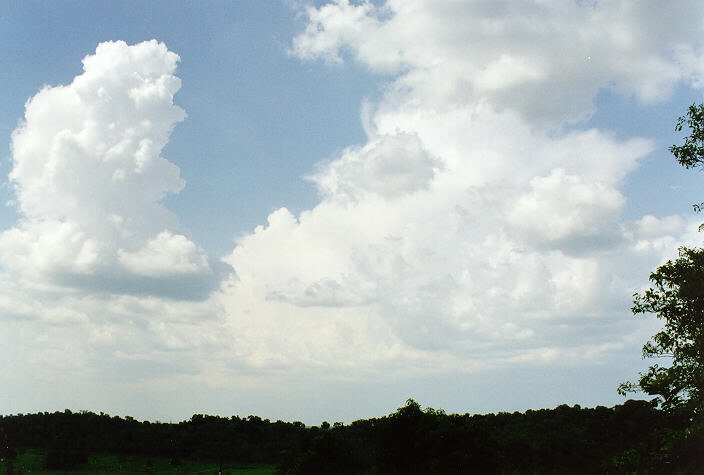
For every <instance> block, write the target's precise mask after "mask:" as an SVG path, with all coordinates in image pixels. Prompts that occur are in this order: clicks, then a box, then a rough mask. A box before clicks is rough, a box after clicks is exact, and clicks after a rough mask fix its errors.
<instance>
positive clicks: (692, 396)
mask: <svg viewBox="0 0 704 475" xmlns="http://www.w3.org/2000/svg"><path fill="white" fill-rule="evenodd" d="M650 281H651V283H652V284H653V286H652V287H651V288H650V289H648V290H646V291H645V292H644V293H642V294H634V305H633V309H632V310H633V313H634V314H644V313H654V314H655V315H657V316H658V318H661V319H664V320H665V325H664V328H663V329H662V330H661V331H660V332H658V333H656V334H655V335H654V336H653V337H652V339H651V340H650V341H648V342H647V343H646V344H645V345H644V346H643V356H644V357H667V358H670V359H671V361H672V364H671V366H668V367H664V366H660V365H657V364H654V365H652V366H651V367H650V368H649V369H648V371H647V372H646V373H645V374H641V376H640V379H639V381H638V383H637V384H633V383H624V384H622V385H621V387H620V388H619V392H620V393H622V394H625V393H626V392H628V391H632V390H637V389H640V390H642V391H644V392H645V393H646V394H650V395H652V396H656V402H657V403H659V404H660V405H661V406H662V407H663V408H664V409H665V410H678V409H681V410H687V411H689V412H692V413H695V414H700V415H701V414H704V404H703V403H704V398H703V397H704V249H690V248H685V247H683V248H680V251H679V258H678V259H676V260H674V261H668V262H667V263H665V264H663V265H662V266H660V267H658V269H657V270H656V271H655V272H653V273H652V274H651V275H650Z"/></svg>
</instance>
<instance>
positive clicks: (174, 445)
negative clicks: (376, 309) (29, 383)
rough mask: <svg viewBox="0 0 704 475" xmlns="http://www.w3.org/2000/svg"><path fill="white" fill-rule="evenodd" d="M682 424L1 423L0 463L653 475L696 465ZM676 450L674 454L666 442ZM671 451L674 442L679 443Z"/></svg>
mask: <svg viewBox="0 0 704 475" xmlns="http://www.w3.org/2000/svg"><path fill="white" fill-rule="evenodd" d="M688 424H689V420H688V418H687V417H684V416H682V415H677V414H671V413H668V412H666V411H662V410H659V409H656V408H654V407H653V405H652V404H651V403H649V402H647V401H637V400H629V401H627V402H626V403H625V404H622V405H617V406H614V407H612V408H606V407H603V406H599V407H596V408H592V409H587V408H581V407H579V406H573V407H569V406H566V405H561V406H558V407H556V408H555V409H541V410H528V411H526V412H524V413H519V412H514V413H498V414H486V415H470V414H463V415H459V414H446V413H445V412H444V411H442V410H435V409H433V408H426V409H421V407H420V405H419V404H418V403H417V402H415V401H414V400H412V399H409V400H408V401H407V402H406V404H405V405H404V406H402V407H400V408H399V409H398V410H397V411H395V412H393V413H391V414H389V415H387V416H384V417H379V418H371V419H363V420H358V421H355V422H353V423H351V424H347V425H345V424H342V423H335V424H333V425H330V424H329V423H327V422H323V423H321V424H320V425H319V426H314V427H306V426H305V425H304V424H303V423H301V422H283V421H276V422H271V421H269V420H268V419H261V418H259V417H257V416H249V417H246V418H242V417H239V416H232V417H220V416H209V415H201V414H197V415H194V416H193V417H191V419H189V420H187V421H183V422H179V423H159V422H156V423H154V422H149V421H137V420H135V419H133V418H131V417H126V418H121V417H117V416H109V415H107V414H103V413H101V414H95V413H92V412H87V411H81V412H71V411H69V410H66V411H64V412H54V413H48V412H44V413H37V414H26V415H21V414H19V415H9V416H0V442H2V443H3V445H4V452H5V453H4V454H3V456H4V457H3V458H12V457H13V453H14V455H16V454H17V453H18V451H22V450H26V449H28V448H32V449H41V450H45V451H46V460H45V466H46V467H47V468H54V469H71V468H79V467H80V466H81V464H83V463H85V460H86V459H87V457H88V455H89V454H118V455H124V456H134V455H140V456H151V457H167V458H170V459H171V461H172V464H173V465H174V466H178V465H179V463H181V462H182V461H183V460H187V459H188V460H191V459H198V460H208V461H213V462H216V463H217V462H220V463H228V464H270V465H276V466H277V467H278V469H279V471H280V472H281V473H292V474H296V473H301V474H302V473H388V474H414V473H419V474H420V473H423V474H425V473H438V474H445V473H447V474H451V473H517V472H518V473H526V472H528V473H604V472H612V473H619V472H634V471H636V472H640V473H646V472H649V471H652V472H654V473H660V472H661V471H663V470H666V469H668V470H669V469H672V468H675V467H677V468H678V469H679V470H683V471H688V470H692V473H695V470H694V468H695V467H696V466H697V465H692V464H693V463H701V454H699V458H697V449H698V448H699V447H696V446H691V447H686V446H683V445H681V444H680V442H681V441H679V440H678V438H677V436H676V435H677V434H680V433H681V432H682V431H683V430H685V429H686V427H687V426H688ZM673 444H675V445H676V446H674V445H673ZM677 444H680V445H677Z"/></svg>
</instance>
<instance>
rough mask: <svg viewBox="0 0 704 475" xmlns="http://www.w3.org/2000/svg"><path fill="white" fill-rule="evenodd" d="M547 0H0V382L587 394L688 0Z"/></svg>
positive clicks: (271, 407)
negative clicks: (661, 2) (0, 148)
mask: <svg viewBox="0 0 704 475" xmlns="http://www.w3.org/2000/svg"><path fill="white" fill-rule="evenodd" d="M560 5H561V2H558V1H556V2H554V3H553V2H547V3H544V4H541V5H537V4H535V5H534V4H532V3H529V2H526V3H524V4H520V6H518V5H516V4H511V3H510V2H509V3H507V4H502V3H501V2H498V3H496V4H491V5H489V4H486V3H482V2H467V4H462V5H459V4H456V3H453V2H438V3H435V4H433V2H426V1H422V0H414V1H412V2H407V3H404V2H399V1H393V0H390V1H388V2H381V1H380V2H373V3H365V2H349V3H348V2H347V1H343V0H340V1H337V2H330V3H328V2H315V3H309V2H304V1H295V2H294V1H241V2H208V3H207V4H204V3H200V2H147V3H144V2H101V3H89V4H86V3H84V2H2V3H1V8H2V11H3V14H2V15H1V16H0V35H1V36H0V40H1V41H0V59H1V60H2V63H3V65H4V66H5V67H3V68H2V69H1V70H0V108H1V109H2V110H3V114H2V116H0V139H1V141H2V142H4V143H5V144H6V149H5V150H6V152H5V154H4V157H5V158H6V159H5V160H3V161H2V164H1V166H0V172H1V173H2V174H3V176H5V177H7V176H8V174H10V173H12V175H11V177H10V178H6V179H5V186H4V187H3V189H2V192H1V193H0V199H2V200H3V201H5V202H8V203H9V204H8V206H7V207H5V208H4V209H3V210H2V212H1V213H0V226H1V227H2V230H1V231H2V233H1V234H0V278H2V280H3V282H5V284H6V285H5V289H4V290H3V293H2V294H1V295H0V327H2V331H0V335H3V336H2V337H1V339H0V343H4V345H3V346H2V348H3V350H0V360H2V361H3V362H4V365H3V366H4V369H3V373H0V374H2V375H3V377H4V378H6V380H7V381H10V383H11V384H9V386H10V388H9V389H6V390H5V392H4V393H0V412H3V413H8V412H20V411H21V412H30V411H37V410H52V409H63V408H64V407H69V408H72V409H90V410H97V411H101V410H102V411H107V412H113V413H118V414H132V415H134V416H136V417H140V418H150V419H162V420H164V419H171V420H177V419H179V418H184V417H188V416H189V415H190V414H192V413H196V412H211V413H219V414H232V413H238V414H245V413H257V414H261V415H262V416H264V417H271V418H273V419H276V418H284V419H289V420H293V419H301V420H305V421H306V422H310V423H316V422H318V421H319V420H322V419H324V418H325V419H329V420H352V419H354V418H357V417H369V416H373V415H379V414H382V413H385V412H389V411H391V410H393V409H395V408H396V407H398V406H399V405H401V404H402V403H403V401H405V399H406V398H407V397H414V398H416V399H417V400H418V401H419V402H421V404H427V405H432V406H435V407H443V408H445V409H446V410H448V411H452V412H455V411H458V412H466V411H469V412H473V411H477V412H485V411H498V410H514V409H521V410H522V409H526V408H529V407H533V408H536V407H548V406H554V405H556V404H559V403H563V402H564V403H568V404H571V403H579V404H583V405H595V404H605V405H611V404H614V403H616V402H619V400H620V399H619V397H618V396H617V395H616V392H615V388H616V386H617V385H618V383H619V382H621V381H623V380H625V379H629V378H631V377H633V376H634V375H635V374H636V372H637V370H638V369H639V368H642V367H643V366H644V364H645V363H643V362H642V361H640V346H641V345H642V344H643V343H644V341H645V338H647V336H648V335H649V334H652V333H653V331H654V330H655V329H656V328H657V322H654V321H653V320H652V319H650V320H647V319H646V320H643V319H641V320H638V319H635V318H633V317H632V316H631V315H630V312H629V306H630V303H629V302H630V296H631V294H632V293H633V291H635V290H638V289H639V288H642V286H644V285H645V284H646V283H647V275H648V273H649V272H650V271H652V270H653V269H654V268H655V266H656V265H657V264H659V263H661V262H663V260H664V259H667V258H669V257H672V256H673V255H674V253H675V251H676V248H677V246H678V245H680V244H687V243H688V244H698V243H699V242H700V238H699V235H698V234H697V232H696V225H697V223H698V221H697V219H698V217H697V216H695V215H693V213H692V212H691V204H692V203H694V202H697V201H699V200H701V193H700V190H701V179H702V177H701V175H700V172H699V171H696V170H695V171H686V170H683V169H681V168H679V167H678V166H677V165H676V164H675V162H674V160H673V159H672V157H671V156H670V155H669V153H668V152H667V147H668V146H669V145H671V144H673V143H676V142H677V141H678V140H680V137H678V135H677V134H675V133H674V131H673V127H674V124H675V122H676V118H677V117H678V116H679V115H682V114H683V113H684V111H685V110H686V107H687V106H688V105H689V104H691V103H693V102H701V100H702V93H701V87H702V84H704V69H702V66H701V64H704V63H703V61H704V56H703V53H702V51H703V48H704V44H702V40H701V38H703V37H704V35H702V33H703V32H702V31H701V28H702V26H701V25H702V21H701V20H702V7H701V6H700V5H698V3H697V2H681V3H678V4H676V5H675V6H673V7H672V8H671V9H670V10H668V11H667V12H661V11H660V8H659V6H658V5H657V4H656V3H654V2H645V3H642V2H598V3H597V4H596V5H595V6H591V5H584V4H583V3H580V2H576V3H574V4H567V6H565V5H562V6H560ZM492 25H493V26H492ZM527 25H533V27H529V26H527ZM656 25H657V28H655V26H656ZM575 32H579V34H576V33H575ZM152 39H155V40H156V41H155V42H151V43H143V42H145V41H149V40H152ZM120 41H122V42H124V43H119V42H120ZM99 44H103V45H104V46H102V48H101V49H99V50H98V52H96V48H97V47H98V45H99ZM174 54H176V55H178V58H179V60H178V63H177V66H176V62H175V61H176V60H175V58H176V57H175V56H174ZM89 55H92V56H91V57H93V58H95V59H94V60H93V61H92V63H91V62H90V60H89V62H88V63H86V66H85V70H84V67H83V65H82V64H81V60H83V59H84V58H85V57H87V56H89ZM89 64H92V65H93V66H89ZM75 77H80V79H77V80H76V81H74V78H75ZM115 78H117V79H115ZM176 78H178V80H180V88H179V87H178V86H175V84H176V83H177V81H178V80H177V79H176ZM159 81H162V82H159ZM155 84H157V85H158V86H155ZM45 85H46V86H49V88H48V89H45V90H43V91H42V92H40V90H42V87H44V86H45ZM154 87H156V88H157V89H156V91H157V92H154V91H155V89H154ZM130 91H142V92H138V93H134V92H130ZM150 91H151V92H150ZM176 91H177V92H176ZM135 94H137V95H135ZM150 94H152V95H150ZM32 97H33V98H34V99H32V102H31V105H30V106H28V109H27V115H26V116H25V105H26V104H28V100H29V99H30V98H32ZM136 97H138V98H139V97H142V98H146V99H144V101H147V102H144V104H146V103H149V104H152V105H153V107H154V108H149V107H146V106H143V105H141V104H142V103H140V100H141V99H135V98H136ZM106 98H107V99H106ZM172 100H173V104H172ZM149 101H153V102H149ZM66 104H72V105H71V106H70V107H67V106H66ZM150 107H151V106H150ZM179 108H180V109H182V110H184V111H185V114H186V117H185V118H183V116H182V115H180V114H181V112H179V110H180V109H179ZM113 115H114V116H115V117H119V119H115V120H114V121H113V120H112V119H111V117H113ZM181 119H183V120H181ZM145 123H148V124H149V125H143V124H145ZM133 126H134V127H137V129H138V131H137V132H134V131H130V128H131V127H133ZM140 127H142V128H140ZM13 130H16V132H15V135H14V137H15V138H13V135H12V134H13ZM108 131H110V132H108ZM134 133H136V134H137V135H136V136H135V135H133V134H134ZM140 134H141V135H140ZM116 137H122V139H120V140H122V142H120V143H122V145H120V146H119V147H118V145H119V143H118V142H119V140H118V139H117V138H116ZM134 137H137V138H134ZM115 140H117V142H115ZM145 141H146V142H145ZM162 142H163V143H162ZM145 143H148V144H152V145H153V144H161V148H159V145H157V146H156V148H149V147H147V148H144V147H143V146H144V144H145ZM106 144H107V145H106ZM111 144H112V145H111ZM11 146H12V147H13V148H12V149H11V148H10V147H11ZM111 146H114V147H113V148H112V149H111V150H112V151H111V152H106V151H105V150H106V147H107V148H110V147H111ZM120 147H122V148H120ZM144 157H146V158H144ZM161 157H163V160H162V159H161ZM145 163H147V165H144V164H145ZM176 167H177V168H176ZM162 205H163V206H162ZM516 384H520V385H521V387H522V389H521V390H520V391H517V390H515V386H516ZM49 388H51V389H50V390H49ZM184 388H188V389H184Z"/></svg>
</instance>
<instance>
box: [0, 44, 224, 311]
mask: <svg viewBox="0 0 704 475" xmlns="http://www.w3.org/2000/svg"><path fill="white" fill-rule="evenodd" d="M178 60H179V57H178V55H176V54H175V53H173V52H171V51H169V50H168V49H167V48H166V46H165V45H164V44H163V43H158V42H156V41H154V40H152V41H149V42H144V43H140V44H137V45H132V46H128V45H127V44H126V43H124V42H122V41H117V42H107V43H101V44H100V45H99V46H98V47H97V49H96V52H95V54H93V55H89V56H86V58H84V60H83V73H82V74H80V75H79V76H77V77H76V78H74V80H73V81H72V82H71V83H70V84H68V85H65V86H55V87H51V86H46V87H44V88H43V89H42V90H41V91H40V92H39V93H37V94H36V95H35V96H34V97H32V98H31V99H30V100H29V101H28V102H27V104H26V111H25V118H24V121H23V122H22V123H21V124H20V126H19V127H18V128H17V129H16V130H15V131H14V133H13V135H12V145H11V148H12V165H13V167H12V171H11V172H10V176H9V178H10V184H11V185H12V187H13V189H14V192H15V194H16V196H17V205H18V208H19V210H20V212H21V213H22V215H23V219H22V221H21V222H20V223H19V224H18V225H17V226H16V227H14V228H12V229H9V230H7V231H4V232H3V233H2V234H0V263H2V266H3V267H4V269H5V270H6V271H9V272H12V273H13V274H15V275H17V276H19V277H20V278H21V279H23V280H24V281H25V282H26V283H27V284H28V285H35V286H40V287H42V286H43V287H48V286H56V287H59V288H60V287H63V286H68V287H75V288H86V289H89V290H96V289H100V290H101V291H107V292H117V293H137V294H143V293H145V292H146V293H150V292H157V293H161V294H163V295H168V294H169V293H170V292H172V291H171V290H169V287H170V285H169V279H171V278H173V277H174V276H178V277H179V278H180V279H182V281H183V282H182V285H181V286H176V287H182V286H185V287H187V288H188V287H192V288H193V289H198V290H197V291H189V292H186V293H185V294H184V293H183V291H182V289H181V290H175V291H174V294H173V295H174V296H179V297H180V298H183V297H184V296H186V298H195V297H198V298H203V297H205V296H206V295H207V294H208V292H209V291H210V290H212V289H214V288H215V287H216V286H217V284H218V281H219V279H220V277H221V276H222V274H223V271H224V270H225V267H226V266H224V264H221V263H218V262H217V260H215V259H212V258H209V257H208V255H207V254H206V252H205V251H204V250H203V249H201V248H200V247H198V246H197V245H196V244H195V243H193V242H192V241H190V240H189V239H188V238H187V237H186V236H185V235H183V234H179V233H178V222H177V219H176V218H175V216H173V215H172V214H171V213H170V212H169V211H168V210H166V209H165V208H164V207H163V206H162V205H161V204H160V200H161V199H162V198H163V197H164V196H166V195H167V194H168V193H178V192H179V191H180V190H181V189H182V188H183V186H184V180H183V179H182V178H181V177H180V173H179V169H178V167H177V166H176V165H174V164H173V163H171V162H169V161H167V160H166V159H165V158H163V157H162V156H161V155H160V153H161V150H162V149H163V147H164V146H165V145H166V143H167V142H168V139H169V135H170V134H171V131H172V130H173V128H174V126H175V124H176V123H178V122H180V121H181V120H183V119H184V118H185V116H186V114H185V112H184V111H183V110H182V109H181V108H179V107H178V106H175V105H174V103H173V96H174V94H175V93H176V92H177V91H178V89H179V88H180V86H181V83H180V80H179V79H178V78H177V77H176V76H175V75H174V73H175V70H176V66H177V63H178Z"/></svg>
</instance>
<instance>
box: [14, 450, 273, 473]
mask: <svg viewBox="0 0 704 475" xmlns="http://www.w3.org/2000/svg"><path fill="white" fill-rule="evenodd" d="M45 455H46V452H44V451H39V450H31V449H30V450H26V451H24V452H22V453H21V454H18V455H17V459H16V460H15V461H14V463H13V468H14V473H15V474H28V473H41V474H46V475H53V474H66V473H79V474H89V473H95V474H104V475H108V474H117V473H121V474H125V473H154V474H184V475H185V474H194V475H195V474H203V475H206V474H217V473H218V464H216V463H210V462H203V461H198V460H184V461H183V462H182V463H181V464H179V465H178V466H176V467H174V466H173V465H172V464H171V461H170V459H167V458H162V457H138V456H134V457H119V456H117V455H90V456H89V457H88V461H87V462H86V463H85V464H84V465H83V466H81V468H80V469H76V470H70V471H68V470H43V469H42V463H43V462H44V456H45ZM4 469H5V467H1V468H0V471H4ZM274 473H276V469H275V468H274V467H272V466H232V465H228V464H224V465H223V474H228V475H273V474H274Z"/></svg>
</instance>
